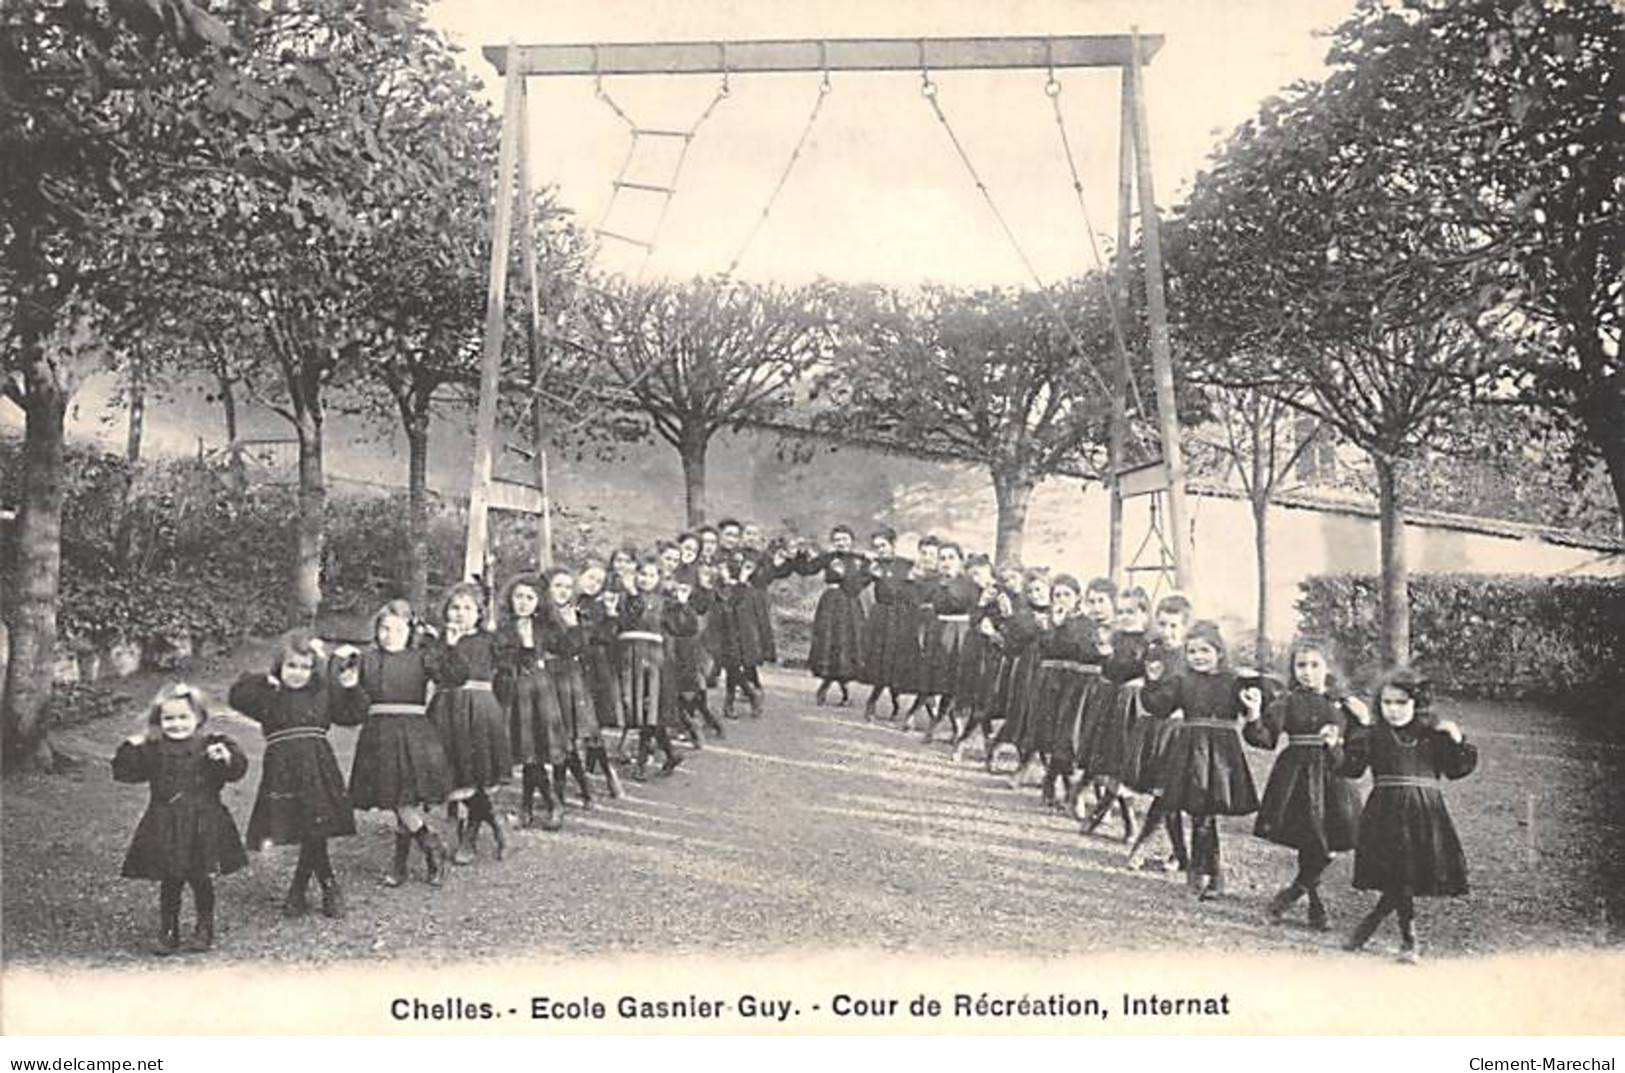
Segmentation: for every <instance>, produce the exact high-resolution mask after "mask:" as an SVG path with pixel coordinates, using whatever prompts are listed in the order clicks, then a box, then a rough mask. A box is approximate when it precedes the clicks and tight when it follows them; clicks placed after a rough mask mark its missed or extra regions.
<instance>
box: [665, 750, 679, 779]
mask: <svg viewBox="0 0 1625 1073" xmlns="http://www.w3.org/2000/svg"><path fill="white" fill-rule="evenodd" d="M682 762H683V758H682V757H680V756H678V755H677V754H676V753H668V754H667V755H666V762H665V763H664V764H661V765H660V773H661V774H662V775H670V774H671V773H672V772H674V771H676V770H677V765H679V764H681V763H682Z"/></svg>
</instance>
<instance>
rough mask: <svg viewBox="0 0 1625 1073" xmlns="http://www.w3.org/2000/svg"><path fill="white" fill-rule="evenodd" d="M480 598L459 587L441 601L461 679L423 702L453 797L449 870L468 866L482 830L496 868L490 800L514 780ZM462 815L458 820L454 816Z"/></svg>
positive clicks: (492, 643) (493, 647) (492, 642)
mask: <svg viewBox="0 0 1625 1073" xmlns="http://www.w3.org/2000/svg"><path fill="white" fill-rule="evenodd" d="M483 604H484V592H483V591H482V590H481V589H480V587H479V586H478V585H475V584H472V583H470V582H461V583H459V584H456V585H453V586H452V587H451V589H450V590H449V591H448V592H447V593H446V599H445V602H444V604H443V605H442V606H441V612H440V617H441V620H442V621H443V622H444V623H445V632H444V633H443V634H442V635H441V641H442V643H443V644H444V645H445V646H446V648H447V649H448V650H449V651H450V652H452V653H454V654H455V656H456V659H457V661H458V662H459V663H460V664H461V665H462V667H463V669H464V670H466V672H467V676H466V677H464V678H462V679H461V680H460V681H457V682H450V681H447V682H442V683H439V684H438V688H436V690H435V694H434V699H433V700H431V701H430V702H429V722H431V723H433V724H434V726H435V728H436V729H437V730H439V731H440V741H441V744H442V745H443V746H445V750H446V763H447V766H448V767H449V769H450V773H451V783H452V791H451V793H450V795H448V797H447V799H446V816H447V818H448V819H451V820H453V821H454V822H455V824H456V829H457V848H456V849H455V850H453V851H452V855H451V861H452V863H453V864H458V865H463V864H471V863H473V860H474V852H475V848H476V845H477V843H478V840H479V829H480V827H482V826H488V827H490V828H491V836H492V838H493V839H494V840H495V841H496V857H497V860H501V859H502V855H503V851H504V850H505V848H506V839H505V838H504V837H503V833H502V824H500V823H499V822H498V821H497V815H496V810H495V809H494V808H493V807H492V804H491V795H492V794H494V793H495V792H496V789H497V787H498V786H500V785H501V784H503V783H506V782H507V781H508V780H509V779H510V778H511V777H512V775H513V764H514V760H513V744H512V739H511V736H510V731H509V723H508V717H507V713H506V712H504V711H503V708H502V705H501V704H500V703H498V702H497V698H496V692H495V684H496V674H497V642H496V638H495V637H494V636H493V635H492V634H490V633H489V632H487V631H486V630H485V628H484V622H485V608H484V606H483ZM459 813H461V814H459Z"/></svg>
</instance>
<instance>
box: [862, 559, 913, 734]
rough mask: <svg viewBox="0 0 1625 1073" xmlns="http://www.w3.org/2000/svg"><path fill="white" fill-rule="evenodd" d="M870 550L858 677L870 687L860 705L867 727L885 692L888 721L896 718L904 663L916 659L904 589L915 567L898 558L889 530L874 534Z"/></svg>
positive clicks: (873, 719) (910, 617)
mask: <svg viewBox="0 0 1625 1073" xmlns="http://www.w3.org/2000/svg"><path fill="white" fill-rule="evenodd" d="M869 546H870V547H871V548H872V549H873V552H872V555H871V558H870V560H869V576H870V577H871V578H873V579H874V607H873V608H872V609H871V610H870V612H869V618H868V620H867V621H865V622H864V625H863V672H862V673H861V674H859V675H858V680H859V681H861V682H863V683H865V684H866V685H868V686H869V699H868V700H867V701H865V702H864V705H863V720H864V722H866V723H872V722H874V721H875V705H877V704H878V703H879V702H880V695H881V693H883V692H885V691H887V690H890V691H891V717H892V718H893V719H896V718H897V715H898V712H899V710H900V704H899V702H898V698H897V693H898V689H897V686H898V683H899V682H901V681H903V680H904V679H905V678H907V677H908V676H909V674H910V673H911V672H910V671H909V670H908V669H906V668H905V666H904V661H905V660H907V659H911V658H913V656H914V655H915V653H914V652H913V651H912V646H911V645H910V644H908V643H907V642H908V632H909V630H910V629H911V628H912V626H913V612H912V610H911V609H910V606H909V600H908V595H909V594H908V589H907V585H908V575H909V571H910V570H911V569H913V566H914V564H913V563H912V562H910V561H909V560H907V559H900V558H898V557H897V555H896V550H897V533H896V532H895V531H893V530H891V529H877V530H875V532H874V533H873V534H871V535H870V537H869Z"/></svg>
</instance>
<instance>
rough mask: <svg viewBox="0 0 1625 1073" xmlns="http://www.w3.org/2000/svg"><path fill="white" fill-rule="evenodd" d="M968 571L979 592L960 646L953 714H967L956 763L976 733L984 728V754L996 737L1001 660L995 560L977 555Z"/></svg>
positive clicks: (956, 736)
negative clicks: (994, 725) (996, 687)
mask: <svg viewBox="0 0 1625 1073" xmlns="http://www.w3.org/2000/svg"><path fill="white" fill-rule="evenodd" d="M968 573H969V575H970V578H971V580H972V581H973V582H975V584H976V586H977V595H976V606H975V607H973V608H972V609H971V612H970V632H969V633H967V634H966V635H965V641H964V644H963V645H962V646H961V648H960V656H959V680H958V684H957V686H956V687H955V689H954V697H955V702H954V708H955V711H954V714H955V715H959V716H963V717H964V720H963V722H962V723H961V724H960V727H959V730H958V732H957V733H955V734H954V755H953V759H954V763H956V764H957V763H959V762H960V761H961V760H963V759H964V757H965V747H966V746H967V745H968V744H969V743H970V736H971V735H972V734H973V733H976V732H977V731H980V732H981V735H982V751H983V753H984V754H986V752H987V751H988V749H989V747H990V743H991V742H992V740H993V733H992V721H993V688H994V684H995V681H994V680H995V678H996V677H997V673H998V663H999V651H998V649H997V648H996V647H994V644H993V637H994V636H996V635H997V632H998V629H997V625H996V623H997V622H998V621H999V619H1001V618H1002V617H1003V614H1002V613H1001V610H1000V601H999V597H1000V596H1001V595H1002V593H1003V591H1004V588H1003V585H1002V583H1001V582H1000V580H999V579H998V578H997V577H996V576H995V575H994V572H993V564H992V563H991V562H990V561H988V559H987V557H986V556H980V555H978V556H975V557H973V558H972V560H971V562H970V564H969V569H968Z"/></svg>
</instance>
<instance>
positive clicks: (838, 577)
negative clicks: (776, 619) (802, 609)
mask: <svg viewBox="0 0 1625 1073" xmlns="http://www.w3.org/2000/svg"><path fill="white" fill-rule="evenodd" d="M829 542H830V550H829V551H826V552H824V553H823V554H822V555H817V556H808V557H806V558H804V559H802V561H801V563H800V565H799V566H798V567H797V571H798V572H799V573H800V574H802V575H803V576H810V575H813V574H818V573H822V574H823V575H824V594H823V595H822V596H820V597H819V598H818V607H817V608H816V609H815V610H814V611H813V636H812V655H811V657H810V658H809V660H808V665H809V666H810V667H811V668H812V673H813V675H814V676H815V677H816V678H817V679H818V693H817V702H818V703H819V704H823V703H824V701H825V699H826V698H827V697H828V696H829V687H830V686H831V685H839V686H840V687H841V703H842V704H843V705H845V704H849V703H851V699H852V698H851V696H850V694H848V693H847V690H846V684H847V683H848V682H850V681H851V680H852V679H854V678H856V677H858V675H859V674H860V673H861V672H862V670H863V645H862V636H863V607H862V605H861V604H859V603H858V595H859V594H860V593H861V592H863V589H864V587H865V586H866V585H868V584H869V580H870V578H869V570H868V565H869V564H868V562H867V561H866V560H865V559H864V557H863V556H861V555H859V554H857V553H856V552H854V551H853V550H852V530H851V529H849V528H847V527H846V526H844V525H837V526H836V527H835V528H834V529H831V530H830V532H829Z"/></svg>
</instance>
